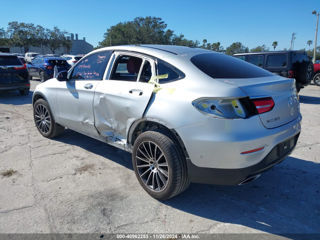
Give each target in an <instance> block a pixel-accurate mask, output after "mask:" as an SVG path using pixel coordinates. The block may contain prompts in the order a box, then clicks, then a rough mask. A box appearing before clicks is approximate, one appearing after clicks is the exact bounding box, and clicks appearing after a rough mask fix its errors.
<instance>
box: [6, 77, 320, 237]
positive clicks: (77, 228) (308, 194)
mask: <svg viewBox="0 0 320 240" xmlns="http://www.w3.org/2000/svg"><path fill="white" fill-rule="evenodd" d="M36 84H38V82H36V81H32V89H34V86H35V85H36ZM300 95H301V97H300V102H301V111H302V114H303V122H302V133H301V136H300V139H299V141H298V145H297V147H296V149H295V151H294V152H293V153H292V154H291V156H290V157H288V158H287V159H286V160H285V161H284V162H282V163H281V164H279V165H277V166H276V167H274V168H273V169H272V170H270V171H268V172H267V173H265V174H263V175H262V176H261V177H260V178H259V179H258V180H256V181H254V182H252V183H249V184H247V185H244V186H236V187H224V186H210V185H201V184H191V186H190V188H189V189H188V190H187V191H186V192H184V193H183V194H181V195H179V196H178V197H176V198H174V199H172V200H169V201H166V202H159V201H156V200H154V199H152V198H151V197H149V195H148V194H147V193H145V192H144V191H143V189H142V188H141V187H140V185H139V183H138V181H137V180H136V177H135V175H134V172H133V170H132V165H131V158H130V155H129V154H128V153H126V152H124V151H121V150H118V149H116V148H114V147H111V146H108V145H106V144H104V143H101V142H99V141H96V140H94V139H91V138H89V137H86V136H83V135H81V134H78V133H75V132H72V131H70V130H67V131H66V132H65V133H64V134H63V135H62V136H61V137H59V138H57V139H55V140H49V139H45V138H43V137H42V136H41V135H40V134H39V133H38V131H37V130H36V128H35V127H34V123H33V117H32V106H31V97H32V94H30V95H29V96H27V97H21V96H19V95H17V94H16V93H1V96H0V174H1V175H0V186H1V191H0V233H33V232H37V233H39V232H41V233H51V232H55V233H74V232H80V233H91V232H105V233H135V232H148V233H165V232H171V233H180V232H188V233H259V232H265V233H272V234H275V235H278V236H281V235H283V234H285V233H320V164H319V163H320V87H317V86H312V85H310V86H308V87H307V88H305V89H303V90H302V91H301V94H300Z"/></svg>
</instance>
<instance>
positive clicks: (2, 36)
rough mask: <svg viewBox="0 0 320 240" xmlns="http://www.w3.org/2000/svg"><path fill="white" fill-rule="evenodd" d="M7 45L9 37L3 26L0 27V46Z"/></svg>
mask: <svg viewBox="0 0 320 240" xmlns="http://www.w3.org/2000/svg"><path fill="white" fill-rule="evenodd" d="M1 45H9V39H8V38H7V34H6V31H5V30H4V29H3V28H0V46H1Z"/></svg>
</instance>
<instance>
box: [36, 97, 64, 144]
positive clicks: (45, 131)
mask: <svg viewBox="0 0 320 240" xmlns="http://www.w3.org/2000/svg"><path fill="white" fill-rule="evenodd" d="M33 118H34V123H35V125H36V127H37V129H38V131H39V132H40V133H41V135H42V136H44V137H46V138H54V137H56V136H58V135H59V134H61V133H62V132H63V130H64V127H62V126H60V125H59V124H57V123H56V122H55V121H54V118H53V115H52V112H51V110H50V107H49V104H48V103H47V102H46V101H45V100H44V99H38V100H37V101H36V102H35V103H34V105H33Z"/></svg>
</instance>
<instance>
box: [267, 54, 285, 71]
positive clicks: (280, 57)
mask: <svg viewBox="0 0 320 240" xmlns="http://www.w3.org/2000/svg"><path fill="white" fill-rule="evenodd" d="M287 59H288V57H287V54H273V55H268V56H267V64H266V65H267V67H280V68H281V67H285V66H287Z"/></svg>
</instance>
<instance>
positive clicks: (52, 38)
mask: <svg viewBox="0 0 320 240" xmlns="http://www.w3.org/2000/svg"><path fill="white" fill-rule="evenodd" d="M46 32H47V36H48V44H47V45H48V47H49V49H50V50H51V52H52V53H55V52H56V50H57V49H58V48H59V47H65V46H66V44H67V43H68V44H69V42H70V41H69V40H67V38H66V34H67V32H65V31H61V30H60V29H59V28H58V27H54V28H53V30H50V29H46ZM70 43H71V42H70Z"/></svg>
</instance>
